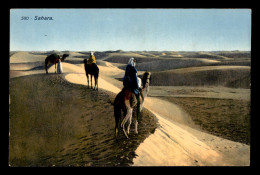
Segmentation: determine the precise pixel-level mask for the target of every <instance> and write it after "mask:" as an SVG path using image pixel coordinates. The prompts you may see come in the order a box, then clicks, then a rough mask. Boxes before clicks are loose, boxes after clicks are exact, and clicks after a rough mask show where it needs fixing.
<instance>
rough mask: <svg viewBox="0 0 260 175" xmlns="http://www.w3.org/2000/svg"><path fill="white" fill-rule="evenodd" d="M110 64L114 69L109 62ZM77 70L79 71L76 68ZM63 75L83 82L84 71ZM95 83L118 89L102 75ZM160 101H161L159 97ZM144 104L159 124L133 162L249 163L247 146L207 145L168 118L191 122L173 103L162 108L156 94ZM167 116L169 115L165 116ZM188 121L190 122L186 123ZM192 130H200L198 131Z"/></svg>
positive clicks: (68, 66)
mask: <svg viewBox="0 0 260 175" xmlns="http://www.w3.org/2000/svg"><path fill="white" fill-rule="evenodd" d="M111 67H112V69H114V68H113V66H111ZM107 68H108V67H107ZM65 69H68V70H72V69H73V70H74V65H69V64H64V70H65ZM101 69H102V68H101ZM77 72H78V73H80V72H83V71H82V70H80V69H77ZM65 78H66V79H67V80H68V81H69V82H72V83H77V84H85V85H86V78H85V77H84V74H83V75H82V74H74V73H73V74H68V75H66V76H65ZM99 87H100V88H103V89H106V90H108V91H111V92H114V93H118V92H119V91H120V89H119V88H117V87H115V86H113V85H112V84H110V83H109V82H106V81H105V80H103V79H102V76H101V77H100V78H99ZM160 101H161V100H160ZM161 103H163V102H162V101H161ZM165 104H166V103H165ZM144 107H145V108H147V109H148V110H150V111H151V112H152V113H153V114H155V115H156V116H157V118H158V121H159V124H160V127H159V128H158V129H156V131H155V133H154V134H152V135H150V136H149V137H148V138H147V139H146V140H145V141H144V142H143V143H142V144H141V145H140V146H139V147H138V148H137V150H136V154H137V155H138V156H137V158H136V159H134V165H133V166H154V165H156V166H175V165H177V166H197V165H199V166H201V165H210V166H224V165H234V166H243V165H249V163H250V159H249V155H250V154H249V153H250V148H249V146H247V145H245V144H241V143H237V142H229V144H228V145H222V143H223V142H221V143H219V142H215V143H211V144H212V145H211V147H210V146H208V145H207V144H206V143H205V142H203V138H200V137H199V134H197V135H196V136H194V135H193V133H191V132H188V131H187V130H186V129H187V128H189V126H187V125H186V126H185V127H180V126H178V122H177V123H174V122H173V121H172V120H179V122H180V123H185V122H186V124H187V123H188V122H191V121H190V120H189V118H188V116H187V114H183V111H181V110H178V108H177V107H175V108H172V107H173V105H170V106H168V107H167V106H164V108H162V105H159V103H158V99H156V98H147V99H146V100H145V103H144ZM176 109H177V110H176ZM155 111H157V112H158V113H159V114H158V113H156V112H155ZM169 111H170V113H169ZM167 113H168V114H167ZM169 117H173V118H172V119H171V120H169V119H168V120H167V118H169ZM174 118H175V119H174ZM176 118H177V119H176ZM181 120H182V121H181ZM184 121H185V122H184ZM190 125H192V124H191V123H190ZM183 126H184V125H183ZM185 128H186V129H185ZM196 132H198V133H200V131H196ZM201 133H202V132H201ZM207 138H208V139H209V138H212V140H214V139H215V138H217V137H215V136H212V135H207ZM218 139H220V138H218ZM222 140H225V139H222ZM225 143H226V142H225ZM216 146H217V147H223V149H224V146H229V147H232V148H233V150H230V152H232V151H233V153H234V154H232V153H229V156H232V157H229V156H226V155H223V153H222V152H221V151H219V150H218V151H217V150H214V149H212V147H216ZM240 150H243V156H238V155H236V154H235V153H236V152H238V151H240ZM238 160H240V161H238Z"/></svg>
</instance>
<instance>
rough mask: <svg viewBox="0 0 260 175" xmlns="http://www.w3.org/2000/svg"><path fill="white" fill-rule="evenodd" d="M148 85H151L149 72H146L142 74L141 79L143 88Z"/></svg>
mask: <svg viewBox="0 0 260 175" xmlns="http://www.w3.org/2000/svg"><path fill="white" fill-rule="evenodd" d="M150 83H151V72H148V71H146V72H145V73H144V74H143V79H142V84H143V88H145V86H147V85H149V84H150Z"/></svg>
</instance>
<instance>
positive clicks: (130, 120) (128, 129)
mask: <svg viewBox="0 0 260 175" xmlns="http://www.w3.org/2000/svg"><path fill="white" fill-rule="evenodd" d="M132 114H133V110H132V112H131V114H130V117H129V123H128V127H127V134H129V133H130V125H131V123H132V118H133V116H132Z"/></svg>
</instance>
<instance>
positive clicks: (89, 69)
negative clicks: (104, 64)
mask: <svg viewBox="0 0 260 175" xmlns="http://www.w3.org/2000/svg"><path fill="white" fill-rule="evenodd" d="M83 63H84V68H85V73H86V76H87V81H88V88H89V76H88V75H89V74H90V77H91V80H90V82H91V89H92V76H94V80H95V86H94V88H93V89H94V90H95V89H96V90H98V76H99V68H98V66H97V64H96V63H97V62H96V58H95V56H94V53H93V52H91V53H90V55H89V58H88V59H84V60H83Z"/></svg>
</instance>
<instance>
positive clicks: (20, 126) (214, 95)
mask: <svg viewBox="0 0 260 175" xmlns="http://www.w3.org/2000/svg"><path fill="white" fill-rule="evenodd" d="M51 53H57V54H60V55H62V54H64V53H66V54H69V57H67V58H66V59H65V60H64V62H63V63H62V64H63V74H54V66H52V65H50V67H49V75H46V74H45V69H44V60H45V58H46V57H47V55H49V54H51ZM89 54H90V51H57V50H53V51H42V52H36V51H35V52H34V51H31V52H23V51H22V52H20V51H11V52H10V54H9V55H10V73H9V77H10V80H9V82H10V110H11V112H10V114H9V118H10V139H9V164H10V166H205V165H209V166H226V165H228V166H249V165H250V131H249V129H246V128H250V123H249V122H250V113H249V111H250V93H251V90H250V88H251V86H250V84H251V68H250V67H251V52H246V51H215V52H206V51H205V52H184V51H183V52H181V51H160V52H159V51H123V50H116V51H103V52H102V51H96V52H95V56H96V59H97V65H98V66H99V68H100V78H99V89H100V90H99V91H98V92H96V91H91V90H90V89H87V88H86V85H87V78H86V76H85V72H84V66H83V60H84V59H85V58H88V56H89ZM130 57H135V58H136V59H137V69H138V76H140V77H141V76H142V73H143V72H144V71H150V72H151V73H152V79H151V86H150V92H149V93H148V97H147V99H146V100H145V102H144V110H143V112H142V118H141V122H140V126H139V134H138V135H134V133H133V132H132V131H133V130H132V131H131V132H130V139H128V140H126V139H124V137H123V133H121V136H122V138H121V139H120V141H119V142H115V139H114V118H113V100H114V97H115V95H116V94H117V93H118V92H119V91H120V90H121V88H122V86H123V85H122V82H121V81H119V80H122V77H123V76H124V69H125V66H126V64H127V62H128V60H129V58H130ZM57 110H58V111H57ZM238 122H239V123H238ZM226 126H230V127H226ZM132 127H133V126H132ZM223 127H224V128H225V129H221V128H223ZM241 127H243V128H241ZM234 134H235V135H234ZM39 143H40V144H39Z"/></svg>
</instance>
